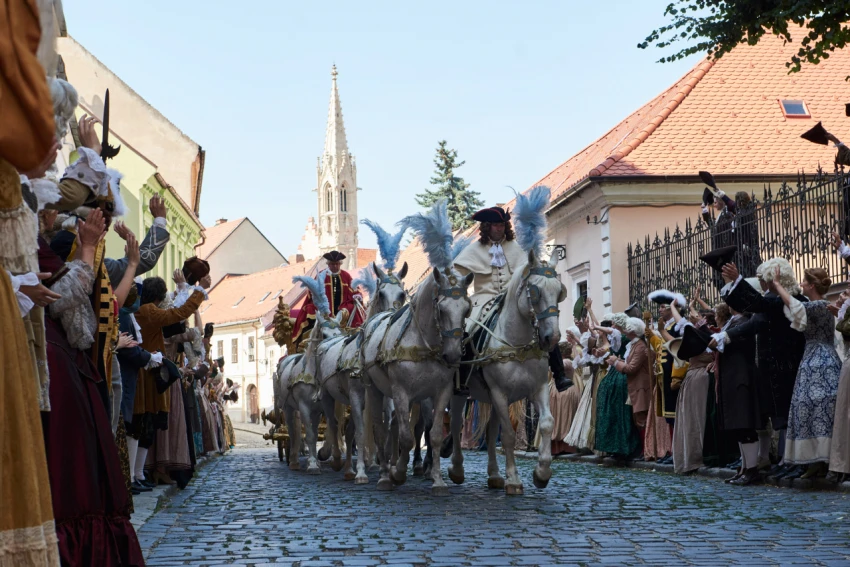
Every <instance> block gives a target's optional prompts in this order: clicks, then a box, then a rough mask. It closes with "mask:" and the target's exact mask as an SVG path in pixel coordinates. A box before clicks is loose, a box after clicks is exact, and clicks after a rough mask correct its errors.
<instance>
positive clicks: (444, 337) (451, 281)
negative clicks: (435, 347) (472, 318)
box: [431, 267, 474, 364]
mask: <svg viewBox="0 0 850 567" xmlns="http://www.w3.org/2000/svg"><path fill="white" fill-rule="evenodd" d="M473 277H474V274H468V275H467V276H462V275H460V274H459V273H457V272H456V271H454V270H453V269H452V268H450V267H449V268H445V269H443V270H440V269H438V268H434V271H433V273H432V278H431V281H432V284H431V285H432V286H433V287H432V289H433V297H434V320H435V321H436V324H437V331H439V333H440V345H441V351H442V352H441V354H442V357H443V360H444V361H445V362H446V363H448V364H457V363H458V362H460V357H461V354H462V351H463V348H462V347H463V325H464V320H465V319H466V318H467V317H469V313H470V311H472V301H471V300H470V299H469V293H468V291H467V290H468V288H469V285H470V284H471V283H472V278H473Z"/></svg>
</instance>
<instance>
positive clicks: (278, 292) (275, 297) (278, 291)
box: [272, 289, 283, 299]
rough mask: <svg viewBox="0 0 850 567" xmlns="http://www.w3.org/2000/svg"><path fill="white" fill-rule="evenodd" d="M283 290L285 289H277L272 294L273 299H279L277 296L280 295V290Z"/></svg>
mask: <svg viewBox="0 0 850 567" xmlns="http://www.w3.org/2000/svg"><path fill="white" fill-rule="evenodd" d="M282 291H283V290H282V289H279V290H277V291H276V292H275V293H274V295H273V296H272V299H277V296H278V295H280V292H282Z"/></svg>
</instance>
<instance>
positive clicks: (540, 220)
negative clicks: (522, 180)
mask: <svg viewBox="0 0 850 567" xmlns="http://www.w3.org/2000/svg"><path fill="white" fill-rule="evenodd" d="M549 195H550V191H549V188H548V187H545V186H543V185H538V186H536V187H532V188H531V189H530V190H529V191H528V192H527V193H524V194H522V193H521V194H518V195H517V196H516V205H515V206H514V211H513V213H514V214H513V219H514V232H515V233H516V241H517V244H519V247H520V248H522V249H523V250H525V251H526V252H534V254H535V255H536V256H537V257H538V258H540V257H541V256H542V255H543V241H544V239H545V237H546V236H545V235H546V212H545V211H546V207H547V206H549Z"/></svg>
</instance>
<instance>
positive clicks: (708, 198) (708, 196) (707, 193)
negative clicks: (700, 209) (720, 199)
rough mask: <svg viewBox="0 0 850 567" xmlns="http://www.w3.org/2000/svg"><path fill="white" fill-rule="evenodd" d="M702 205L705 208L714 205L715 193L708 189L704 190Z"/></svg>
mask: <svg viewBox="0 0 850 567" xmlns="http://www.w3.org/2000/svg"><path fill="white" fill-rule="evenodd" d="M702 204H703V205H705V206H708V205H713V204H714V193H712V192H711V189H709V188H708V187H706V188H705V189H703V190H702Z"/></svg>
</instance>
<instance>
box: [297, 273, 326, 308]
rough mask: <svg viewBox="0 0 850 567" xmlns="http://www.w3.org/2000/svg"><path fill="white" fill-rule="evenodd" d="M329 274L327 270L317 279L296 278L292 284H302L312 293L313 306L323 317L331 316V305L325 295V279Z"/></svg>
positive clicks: (308, 277)
mask: <svg viewBox="0 0 850 567" xmlns="http://www.w3.org/2000/svg"><path fill="white" fill-rule="evenodd" d="M327 273H328V272H327V270H322V271H321V272H319V276H318V278H316V279H313V278H311V277H310V276H295V277H293V278H292V283H300V284H301V287H303V288H304V289H306V290H307V291H308V292H310V295H311V296H312V297H313V305H315V306H316V311H318V312H319V313H321V314H322V316H329V314H330V312H331V303H330V301H328V295H327V293H325V278H326V277H327Z"/></svg>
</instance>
